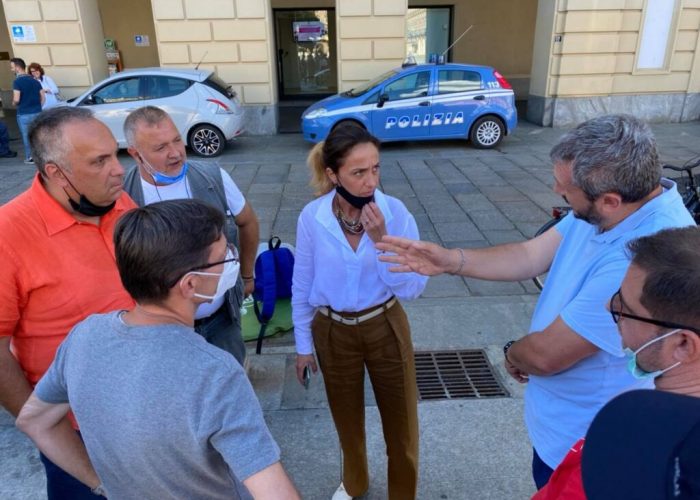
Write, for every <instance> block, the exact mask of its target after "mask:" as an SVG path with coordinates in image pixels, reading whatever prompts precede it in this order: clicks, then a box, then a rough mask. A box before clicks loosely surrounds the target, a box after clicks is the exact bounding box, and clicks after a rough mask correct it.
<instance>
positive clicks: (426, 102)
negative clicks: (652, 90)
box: [418, 101, 430, 106]
mask: <svg viewBox="0 0 700 500" xmlns="http://www.w3.org/2000/svg"><path fill="white" fill-rule="evenodd" d="M418 105H419V106H430V101H423V102H419V103H418Z"/></svg>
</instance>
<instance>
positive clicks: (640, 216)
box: [593, 177, 678, 243]
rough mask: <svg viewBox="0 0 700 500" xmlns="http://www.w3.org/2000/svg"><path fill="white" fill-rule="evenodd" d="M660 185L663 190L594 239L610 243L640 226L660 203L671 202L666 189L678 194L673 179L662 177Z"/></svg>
mask: <svg viewBox="0 0 700 500" xmlns="http://www.w3.org/2000/svg"><path fill="white" fill-rule="evenodd" d="M659 186H660V187H661V192H660V193H659V194H658V195H656V196H654V197H653V198H651V199H649V200H647V201H646V202H645V203H644V204H643V205H642V206H640V207H639V208H638V209H637V210H635V211H634V212H632V213H631V214H629V215H628V216H627V217H625V218H624V219H622V220H621V221H620V222H618V223H617V224H616V225H615V226H614V227H612V228H611V229H609V230H608V231H604V232H599V233H597V234H596V235H595V236H594V237H593V239H594V240H596V241H599V242H601V243H610V242H612V241H615V240H616V239H618V238H620V237H621V236H623V235H624V234H625V233H627V232H628V231H631V230H632V229H634V228H636V227H637V226H639V224H640V223H641V222H642V220H644V219H645V218H647V217H648V216H649V215H650V214H651V213H652V212H654V211H655V210H657V209H658V207H659V205H661V204H667V203H670V201H671V200H670V199H669V198H668V197H665V196H664V193H666V191H671V190H673V191H674V192H675V194H676V196H678V193H677V191H676V183H675V182H673V181H672V180H670V179H667V178H665V177H662V178H661V181H660V182H659Z"/></svg>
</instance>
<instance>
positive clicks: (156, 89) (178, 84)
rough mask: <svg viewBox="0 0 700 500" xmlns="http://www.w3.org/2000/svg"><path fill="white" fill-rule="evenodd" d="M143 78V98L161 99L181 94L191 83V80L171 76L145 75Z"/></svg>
mask: <svg viewBox="0 0 700 500" xmlns="http://www.w3.org/2000/svg"><path fill="white" fill-rule="evenodd" d="M144 80H145V85H144V87H145V89H146V91H145V92H144V94H145V99H163V98H164V97H172V96H174V95H178V94H182V93H183V92H184V91H185V90H187V89H188V88H190V85H192V81H191V80H185V79H183V78H175V77H172V76H146V77H144Z"/></svg>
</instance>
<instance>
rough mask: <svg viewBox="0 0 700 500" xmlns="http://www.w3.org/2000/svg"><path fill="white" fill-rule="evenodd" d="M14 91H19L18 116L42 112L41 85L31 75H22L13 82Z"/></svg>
mask: <svg viewBox="0 0 700 500" xmlns="http://www.w3.org/2000/svg"><path fill="white" fill-rule="evenodd" d="M12 89H13V90H19V104H18V105H17V114H18V115H30V114H34V113H40V112H41V83H39V82H38V81H37V80H35V79H34V78H33V77H31V76H29V75H20V76H18V77H17V78H15V80H14V82H12Z"/></svg>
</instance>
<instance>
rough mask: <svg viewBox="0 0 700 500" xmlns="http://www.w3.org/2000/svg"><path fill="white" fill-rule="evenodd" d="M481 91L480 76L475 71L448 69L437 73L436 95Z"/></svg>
mask: <svg viewBox="0 0 700 500" xmlns="http://www.w3.org/2000/svg"><path fill="white" fill-rule="evenodd" d="M480 89H481V75H480V74H479V73H477V72H476V71H464V70H461V69H450V70H446V69H443V70H440V71H438V94H451V93H453V92H468V91H470V90H480Z"/></svg>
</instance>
